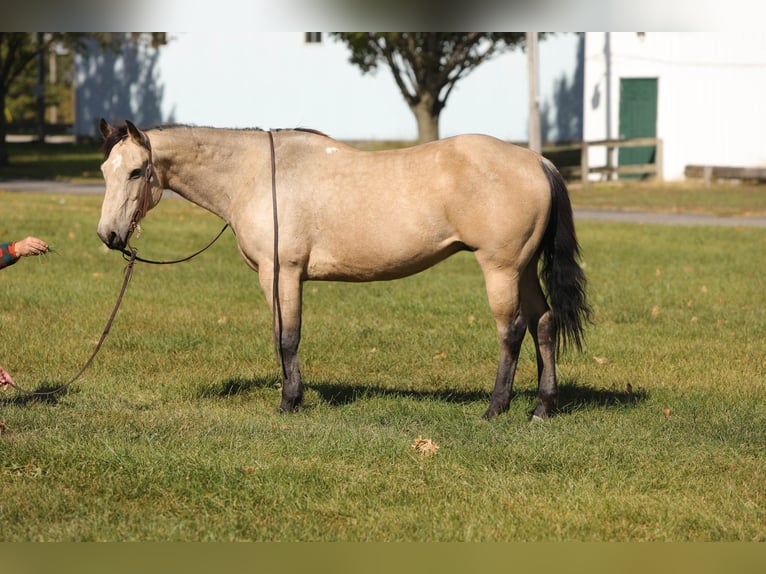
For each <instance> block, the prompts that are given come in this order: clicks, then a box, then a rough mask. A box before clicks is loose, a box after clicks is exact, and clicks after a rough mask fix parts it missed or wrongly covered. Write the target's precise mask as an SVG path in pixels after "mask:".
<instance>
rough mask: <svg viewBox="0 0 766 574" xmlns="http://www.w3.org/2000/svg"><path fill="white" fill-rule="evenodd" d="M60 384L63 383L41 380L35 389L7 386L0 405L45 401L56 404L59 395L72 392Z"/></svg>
mask: <svg viewBox="0 0 766 574" xmlns="http://www.w3.org/2000/svg"><path fill="white" fill-rule="evenodd" d="M62 384H63V383H61V382H54V381H43V382H42V383H41V384H40V385H39V386H38V387H37V388H36V389H25V390H23V391H22V390H20V389H14V388H12V387H8V389H7V391H6V393H8V396H7V397H3V398H2V399H0V405H3V406H5V405H14V406H26V405H29V404H37V403H47V404H49V405H55V404H58V402H59V397H63V396H65V395H68V394H69V393H71V392H72V390H71V389H70V388H69V387H66V388H63V389H61V385H62ZM59 389H61V390H59ZM12 393H13V394H12Z"/></svg>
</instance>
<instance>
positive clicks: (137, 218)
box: [123, 137, 154, 253]
mask: <svg viewBox="0 0 766 574" xmlns="http://www.w3.org/2000/svg"><path fill="white" fill-rule="evenodd" d="M145 142H146V146H145V147H146V150H147V151H148V152H149V159H148V160H146V167H145V168H144V177H143V180H144V185H143V187H142V188H141V193H140V194H139V196H138V206H137V207H136V211H135V213H133V217H132V218H131V220H130V228H129V229H128V236H127V237H126V238H125V243H126V244H127V245H128V246H130V245H129V244H130V237H131V236H132V235H133V232H135V230H136V229H138V226H139V224H140V223H141V220H142V219H143V218H144V217H146V214H147V213H149V202H150V201H151V195H152V176H153V175H154V163H153V162H152V144H151V142H150V141H149V138H148V137H145ZM124 251H125V250H123V252H124ZM128 253H129V252H128Z"/></svg>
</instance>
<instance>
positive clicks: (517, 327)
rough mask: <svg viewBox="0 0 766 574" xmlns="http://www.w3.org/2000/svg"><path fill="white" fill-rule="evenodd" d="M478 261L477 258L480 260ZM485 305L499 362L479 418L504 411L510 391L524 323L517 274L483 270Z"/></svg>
mask: <svg viewBox="0 0 766 574" xmlns="http://www.w3.org/2000/svg"><path fill="white" fill-rule="evenodd" d="M480 263H481V260H480ZM484 279H485V282H486V284H487V296H488V297H489V306H490V308H491V309H492V314H493V315H494V317H495V323H496V324H497V335H498V339H499V342H500V362H499V363H498V366H497V375H496V377H495V387H494V389H493V390H492V397H491V398H490V402H489V408H488V409H487V411H486V412H485V413H484V415H483V418H485V419H490V418H493V417H496V416H497V415H499V414H501V413H504V412H505V411H507V410H508V407H509V406H510V403H511V395H512V393H513V379H514V376H515V375H516V364H517V362H518V359H519V351H520V350H521V343H522V341H523V340H524V334H525V331H526V322H525V321H524V318H523V317H522V315H521V313H520V310H519V297H518V277H517V276H516V275H515V272H511V271H509V270H503V269H491V270H490V269H485V271H484Z"/></svg>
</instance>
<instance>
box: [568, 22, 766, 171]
mask: <svg viewBox="0 0 766 574" xmlns="http://www.w3.org/2000/svg"><path fill="white" fill-rule="evenodd" d="M607 37H608V38H609V44H610V48H611V49H610V53H611V104H609V103H608V98H607V93H608V90H607V78H606V74H607V66H606V55H605V43H606V40H607ZM585 62H586V65H585V80H584V83H585V88H584V90H585V93H584V112H583V116H584V130H583V132H584V136H585V139H587V140H599V139H608V138H613V137H618V136H619V106H620V102H619V97H620V94H619V87H620V79H621V78H644V77H647V78H648V77H656V78H658V109H657V136H658V137H660V138H662V139H663V143H664V152H665V153H664V174H663V175H664V177H665V178H666V179H670V180H676V179H681V178H683V173H684V168H685V166H686V165H690V164H708V165H730V166H764V165H766V146H764V145H763V143H762V137H761V132H762V130H763V128H764V127H765V126H766V106H765V105H764V103H763V102H764V93H766V34H764V33H748V32H741V33H728V32H727V33H697V32H689V33H675V32H672V33H671V32H647V33H646V34H645V35H643V36H639V35H638V34H637V33H635V32H612V33H609V35H608V36H607V34H605V33H595V32H594V33H588V34H587V35H586V41H585ZM607 109H609V110H610V114H609V117H610V119H609V121H608V120H607V115H608V114H607ZM610 122H611V125H610ZM610 127H611V132H610V131H609V129H608V128H610ZM592 150H593V153H592V159H591V165H603V164H604V163H605V160H606V157H605V151H604V150H603V148H592Z"/></svg>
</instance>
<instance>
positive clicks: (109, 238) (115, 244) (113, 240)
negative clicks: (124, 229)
mask: <svg viewBox="0 0 766 574" xmlns="http://www.w3.org/2000/svg"><path fill="white" fill-rule="evenodd" d="M98 236H99V238H100V239H101V241H103V242H104V245H106V246H107V247H108V248H109V249H116V250H117V251H122V250H123V249H125V244H126V241H125V239H123V238H122V237H120V236H119V235H117V232H116V231H110V232H108V233H107V232H104V233H102V232H101V231H99V232H98Z"/></svg>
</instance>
